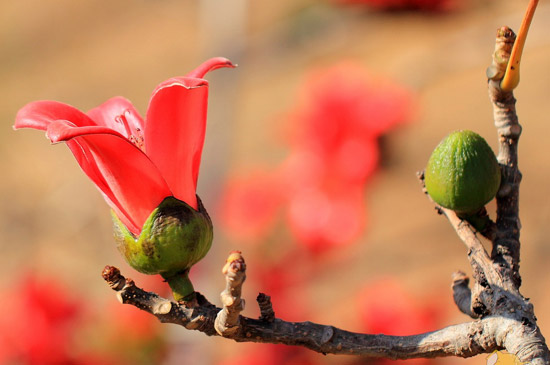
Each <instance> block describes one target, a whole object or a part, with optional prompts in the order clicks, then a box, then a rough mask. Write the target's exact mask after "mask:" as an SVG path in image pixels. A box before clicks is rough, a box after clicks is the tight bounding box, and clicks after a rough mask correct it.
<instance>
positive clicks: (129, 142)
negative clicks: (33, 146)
mask: <svg viewBox="0 0 550 365" xmlns="http://www.w3.org/2000/svg"><path fill="white" fill-rule="evenodd" d="M220 67H234V66H233V64H232V63H231V62H230V61H229V60H227V59H225V58H221V57H219V58H212V59H210V60H208V61H206V62H204V63H203V64H202V65H200V66H199V67H198V68H196V69H195V70H193V71H191V72H190V73H188V74H187V75H186V76H185V77H177V78H171V79H168V80H166V81H164V82H163V83H161V84H160V85H158V86H157V88H156V89H155V90H154V92H153V95H152V97H151V100H150V103H149V108H148V110H147V118H146V121H144V120H143V119H142V118H141V116H140V115H139V113H138V112H137V110H136V109H135V108H134V106H133V105H132V104H131V103H130V102H129V101H128V100H126V99H124V98H121V97H115V98H112V99H110V100H108V101H106V102H105V103H103V104H102V105H100V106H98V107H97V108H95V109H92V110H90V111H89V112H88V113H83V112H81V111H79V110H77V109H75V108H73V107H72V106H70V105H66V104H62V103H59V102H56V101H36V102H32V103H30V104H27V105H26V106H25V107H23V108H22V109H21V110H20V111H19V112H18V113H17V117H16V121H15V125H14V128H15V129H19V128H34V129H39V130H43V131H46V136H47V137H48V138H49V139H50V140H51V141H52V142H53V143H57V142H66V143H67V145H68V147H69V148H70V149H71V151H72V153H73V154H74V156H75V158H76V160H77V162H78V163H79V165H80V167H81V168H82V170H83V171H84V172H85V173H86V175H88V177H89V178H90V179H91V180H92V181H93V182H94V184H95V185H96V187H97V188H98V189H99V190H100V191H101V193H102V194H103V196H104V198H105V200H106V201H107V203H108V204H109V206H110V207H111V208H112V209H113V210H114V212H115V213H116V215H117V216H118V218H119V219H120V220H121V221H122V223H124V225H125V226H126V227H127V228H128V229H129V230H130V231H131V232H132V233H133V234H135V235H139V233H140V232H141V227H142V226H143V224H144V223H145V221H146V219H147V218H148V217H149V215H150V214H151V212H152V211H153V210H154V209H155V208H156V207H157V206H158V205H159V204H160V203H161V202H162V200H164V198H166V197H168V196H174V197H176V198H177V199H179V200H182V201H184V202H186V203H187V204H189V205H190V206H191V207H193V208H195V209H197V198H196V195H195V190H196V186H197V178H198V173H199V165H200V160H201V153H202V147H203V142H204V134H205V129H206V110H207V101H208V81H206V80H204V79H203V77H204V76H205V75H206V73H207V72H209V71H211V70H214V69H217V68H220Z"/></svg>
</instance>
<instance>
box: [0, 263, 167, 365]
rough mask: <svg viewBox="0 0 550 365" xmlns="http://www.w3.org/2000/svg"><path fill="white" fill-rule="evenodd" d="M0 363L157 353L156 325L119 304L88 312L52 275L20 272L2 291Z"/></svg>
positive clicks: (98, 360)
mask: <svg viewBox="0 0 550 365" xmlns="http://www.w3.org/2000/svg"><path fill="white" fill-rule="evenodd" d="M2 296H3V297H4V298H9V300H3V301H2V302H1V303H0V311H2V313H4V314H9V315H3V316H0V363H1V364H25V365H33V364H37V365H38V364H40V365H42V364H67V365H88V364H89V365H92V364H104V365H108V364H117V365H120V364H134V363H136V362H135V360H136V359H137V358H140V359H147V360H146V361H144V362H141V363H149V362H150V361H149V360H150V359H157V360H158V359H159V358H160V356H162V354H163V352H162V341H161V337H160V333H161V332H160V324H159V323H158V321H157V320H156V319H155V318H154V317H152V316H150V315H149V314H147V313H145V312H141V311H139V310H137V309H135V308H131V307H127V306H122V305H120V303H118V302H117V303H116V307H113V308H109V310H107V311H102V312H101V313H94V312H93V310H92V308H89V307H87V305H86V302H85V300H84V299H81V298H78V297H76V296H74V295H71V293H70V292H69V291H68V289H67V288H65V287H64V286H63V285H62V284H61V283H60V282H59V281H58V280H57V279H53V278H45V277H38V276H36V275H34V274H26V276H24V279H22V280H21V282H18V283H15V285H14V286H13V287H12V288H8V289H7V291H6V292H4V293H2Z"/></svg>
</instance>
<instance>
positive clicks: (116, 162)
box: [47, 121, 172, 235]
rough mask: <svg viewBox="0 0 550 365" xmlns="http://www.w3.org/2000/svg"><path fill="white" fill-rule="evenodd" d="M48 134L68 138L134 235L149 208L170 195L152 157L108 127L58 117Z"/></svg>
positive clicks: (80, 159) (84, 169)
mask: <svg viewBox="0 0 550 365" xmlns="http://www.w3.org/2000/svg"><path fill="white" fill-rule="evenodd" d="M47 135H48V136H50V138H52V140H55V141H68V144H69V147H70V148H71V151H72V152H73V154H74V155H75V157H76V159H77V162H78V163H79V165H80V167H81V168H82V170H83V171H84V172H85V173H86V175H88V177H90V179H91V180H92V181H93V182H94V183H95V185H96V186H97V187H98V189H99V190H100V191H101V192H102V193H103V194H104V197H105V198H106V201H107V203H108V204H109V205H110V206H111V208H113V210H115V212H116V213H117V216H118V217H119V218H120V219H121V220H122V221H123V223H124V224H126V226H127V227H128V229H129V230H130V231H131V232H132V233H134V234H136V235H137V234H139V232H140V231H141V227H142V225H143V223H145V221H146V220H147V218H148V217H149V215H150V214H151V212H152V211H153V210H154V209H155V208H156V207H157V206H158V205H159V204H160V202H162V200H163V199H164V198H166V197H167V196H171V195H172V193H171V191H170V189H169V188H168V185H167V184H166V182H165V181H164V179H163V178H162V175H161V174H160V172H159V171H158V169H157V168H156V167H155V165H154V164H153V163H152V162H151V160H150V159H149V158H148V157H147V156H146V155H145V154H144V153H143V152H142V151H141V150H140V149H139V148H137V147H136V146H135V145H134V144H133V143H131V142H130V141H129V140H128V139H126V138H124V137H123V136H121V135H119V134H118V133H117V132H114V131H112V130H111V129H109V128H105V127H97V126H96V127H76V126H74V125H73V124H71V123H69V122H66V121H57V122H54V123H52V124H50V126H49V127H48V131H47Z"/></svg>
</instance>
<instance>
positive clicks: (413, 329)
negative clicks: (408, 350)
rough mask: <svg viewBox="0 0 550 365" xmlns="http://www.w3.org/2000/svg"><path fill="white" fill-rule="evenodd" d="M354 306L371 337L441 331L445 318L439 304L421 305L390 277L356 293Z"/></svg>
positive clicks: (381, 361) (417, 364)
mask: <svg viewBox="0 0 550 365" xmlns="http://www.w3.org/2000/svg"><path fill="white" fill-rule="evenodd" d="M357 304H358V313H359V318H360V320H361V321H362V325H363V331H364V332H365V333H370V334H380V333H383V334H385V335H396V336H406V335H413V334H420V333H425V332H430V331H434V330H436V329H438V328H440V327H441V324H442V323H443V317H444V316H445V308H444V307H443V306H441V304H442V303H440V301H438V300H436V301H435V302H433V303H432V302H430V301H428V300H427V299H426V300H424V301H422V300H420V299H419V298H418V297H415V296H413V295H412V294H411V293H410V292H409V291H408V290H407V289H406V288H405V287H404V286H403V285H402V284H400V283H399V282H398V281H397V280H396V279H394V278H391V277H388V278H383V279H379V280H377V281H375V282H373V283H370V284H369V285H368V286H367V287H365V288H364V289H363V291H362V292H360V293H359V295H358V300H357ZM374 363H375V364H380V365H382V364H397V363H399V364H401V363H402V364H403V365H405V364H409V363H410V364H415V365H424V364H429V363H430V360H427V359H412V360H407V361H394V360H388V359H377V360H376V361H375V362H374Z"/></svg>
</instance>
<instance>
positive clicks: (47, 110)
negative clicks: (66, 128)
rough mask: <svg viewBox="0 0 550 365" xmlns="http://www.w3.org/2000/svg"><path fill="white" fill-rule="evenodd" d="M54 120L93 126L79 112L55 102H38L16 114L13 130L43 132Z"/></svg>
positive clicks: (88, 118)
mask: <svg viewBox="0 0 550 365" xmlns="http://www.w3.org/2000/svg"><path fill="white" fill-rule="evenodd" d="M56 120H68V121H70V122H71V123H73V124H74V125H76V126H79V127H83V126H91V125H95V123H94V121H93V120H92V119H90V117H88V116H87V115H86V114H84V113H83V112H81V111H80V110H78V109H76V108H74V107H72V106H70V105H68V104H63V103H60V102H57V101H50V100H40V101H34V102H32V103H29V104H27V105H25V106H24V107H23V108H21V109H20V110H19V111H18V112H17V116H16V117H15V124H14V126H13V127H14V128H15V129H19V128H34V129H39V130H43V131H45V130H46V129H48V126H49V125H50V124H51V123H52V122H55V121H56Z"/></svg>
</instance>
